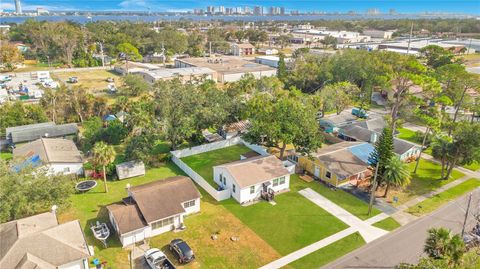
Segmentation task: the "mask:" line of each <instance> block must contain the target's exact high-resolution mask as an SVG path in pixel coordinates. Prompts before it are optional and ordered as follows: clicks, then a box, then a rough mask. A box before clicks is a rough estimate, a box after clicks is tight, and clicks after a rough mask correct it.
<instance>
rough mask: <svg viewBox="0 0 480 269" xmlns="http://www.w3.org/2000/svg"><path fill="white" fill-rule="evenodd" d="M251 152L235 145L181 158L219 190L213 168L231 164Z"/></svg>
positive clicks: (242, 146) (244, 147)
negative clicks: (214, 178)
mask: <svg viewBox="0 0 480 269" xmlns="http://www.w3.org/2000/svg"><path fill="white" fill-rule="evenodd" d="M249 151H251V149H249V148H247V147H246V146H244V145H234V146H230V147H226V148H222V149H217V150H212V151H208V152H204V153H200V154H196V155H191V156H188V157H184V158H181V160H182V161H183V162H184V163H185V164H186V165H188V166H190V168H192V169H193V170H194V171H195V172H197V173H198V174H199V175H200V176H202V177H203V178H204V179H205V180H206V181H207V182H208V183H210V185H212V186H213V187H214V188H217V183H215V181H214V180H213V167H214V166H216V165H220V164H225V163H230V162H233V161H238V160H240V155H241V154H244V153H247V152H249Z"/></svg>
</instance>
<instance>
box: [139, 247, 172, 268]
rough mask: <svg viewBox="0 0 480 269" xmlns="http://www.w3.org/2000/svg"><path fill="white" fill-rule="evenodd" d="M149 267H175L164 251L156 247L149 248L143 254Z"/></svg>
mask: <svg viewBox="0 0 480 269" xmlns="http://www.w3.org/2000/svg"><path fill="white" fill-rule="evenodd" d="M143 256H144V257H145V260H146V261H147V264H148V266H149V267H150V268H151V269H175V266H174V265H173V263H172V262H171V261H170V260H168V258H167V256H166V255H165V253H163V252H162V251H161V250H159V249H158V248H151V249H149V250H147V251H145V254H144V255H143Z"/></svg>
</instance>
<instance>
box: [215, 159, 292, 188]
mask: <svg viewBox="0 0 480 269" xmlns="http://www.w3.org/2000/svg"><path fill="white" fill-rule="evenodd" d="M216 167H221V168H224V169H226V170H227V171H228V172H229V173H230V175H231V176H232V177H233V179H234V180H235V182H236V183H237V184H238V186H239V187H240V188H241V189H243V188H245V187H248V186H251V185H255V184H258V183H262V182H265V181H269V180H272V179H274V178H278V177H281V176H285V175H288V174H289V172H288V170H287V169H286V168H285V167H284V166H283V163H282V161H280V160H279V159H278V158H277V157H275V156H273V155H269V156H258V157H252V158H247V159H244V160H240V161H235V162H231V163H227V164H222V165H218V166H215V167H214V169H215V168H216Z"/></svg>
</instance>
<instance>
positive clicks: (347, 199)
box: [290, 175, 381, 220]
mask: <svg viewBox="0 0 480 269" xmlns="http://www.w3.org/2000/svg"><path fill="white" fill-rule="evenodd" d="M290 188H292V189H297V190H301V189H305V188H311V189H313V190H314V191H316V192H318V193H319V194H320V195H322V196H324V197H325V198H327V199H329V200H330V201H332V202H334V203H335V204H337V205H339V206H340V207H342V208H343V209H345V210H347V211H348V212H350V213H352V214H353V215H355V216H357V217H358V218H359V219H361V220H366V219H368V218H371V217H373V216H375V215H378V214H380V213H381V211H380V210H378V209H376V208H373V210H372V214H371V215H370V216H368V204H367V203H365V202H364V201H362V200H360V199H358V198H357V197H355V196H353V195H351V194H350V193H348V192H346V191H343V190H341V189H336V190H334V189H331V188H329V187H327V186H325V185H324V184H322V183H319V182H316V181H313V182H305V181H303V180H301V179H300V178H299V177H298V175H292V176H291V178H290Z"/></svg>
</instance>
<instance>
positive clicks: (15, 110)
mask: <svg viewBox="0 0 480 269" xmlns="http://www.w3.org/2000/svg"><path fill="white" fill-rule="evenodd" d="M46 121H48V117H47V115H46V113H45V110H44V109H43V108H42V107H41V106H39V105H24V104H23V102H21V101H16V102H7V103H5V104H2V105H1V106H0V135H2V136H5V129H6V128H8V127H13V126H19V125H27V124H33V123H41V122H46Z"/></svg>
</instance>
